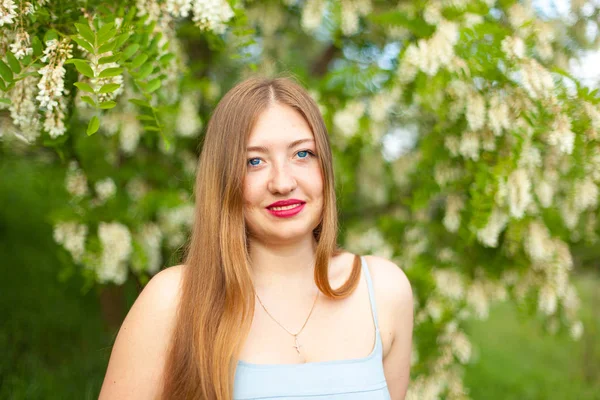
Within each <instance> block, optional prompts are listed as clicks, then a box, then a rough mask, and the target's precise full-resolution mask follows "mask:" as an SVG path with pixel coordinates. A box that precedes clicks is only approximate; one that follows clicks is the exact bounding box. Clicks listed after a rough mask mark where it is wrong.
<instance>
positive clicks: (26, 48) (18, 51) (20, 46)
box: [10, 29, 33, 60]
mask: <svg viewBox="0 0 600 400" xmlns="http://www.w3.org/2000/svg"><path fill="white" fill-rule="evenodd" d="M10 51H11V52H12V53H13V54H14V55H15V58H17V59H19V60H20V59H22V58H23V57H25V56H30V55H32V54H33V48H32V47H31V40H30V38H29V34H28V33H27V32H25V30H24V29H20V30H19V31H18V32H17V33H16V34H15V39H14V41H13V42H12V43H11V44H10Z"/></svg>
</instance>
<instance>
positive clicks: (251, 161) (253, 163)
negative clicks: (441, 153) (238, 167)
mask: <svg viewBox="0 0 600 400" xmlns="http://www.w3.org/2000/svg"><path fill="white" fill-rule="evenodd" d="M259 163H260V158H250V159H248V164H249V165H251V166H253V167H256V166H258V164H259Z"/></svg>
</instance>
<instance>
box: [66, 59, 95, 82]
mask: <svg viewBox="0 0 600 400" xmlns="http://www.w3.org/2000/svg"><path fill="white" fill-rule="evenodd" d="M69 61H71V62H70V63H69V64H75V68H77V71H79V73H81V74H82V75H83V76H87V77H88V78H93V77H94V71H93V70H92V67H90V65H89V64H88V61H86V60H80V59H75V58H72V59H70V60H67V62H65V64H67V63H68V62H69Z"/></svg>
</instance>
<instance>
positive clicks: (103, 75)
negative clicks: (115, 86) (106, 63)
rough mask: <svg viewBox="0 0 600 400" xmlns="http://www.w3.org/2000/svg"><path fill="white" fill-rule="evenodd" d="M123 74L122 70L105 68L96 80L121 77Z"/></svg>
mask: <svg viewBox="0 0 600 400" xmlns="http://www.w3.org/2000/svg"><path fill="white" fill-rule="evenodd" d="M122 73H123V68H106V69H105V70H104V71H102V72H100V75H98V78H110V77H112V76H117V75H121V74H122Z"/></svg>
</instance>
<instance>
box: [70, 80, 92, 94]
mask: <svg viewBox="0 0 600 400" xmlns="http://www.w3.org/2000/svg"><path fill="white" fill-rule="evenodd" d="M73 85H75V86H76V87H77V88H79V90H83V91H84V92H88V93H94V89H93V88H92V87H91V86H90V85H89V84H87V83H85V82H75V83H74V84H73Z"/></svg>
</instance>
